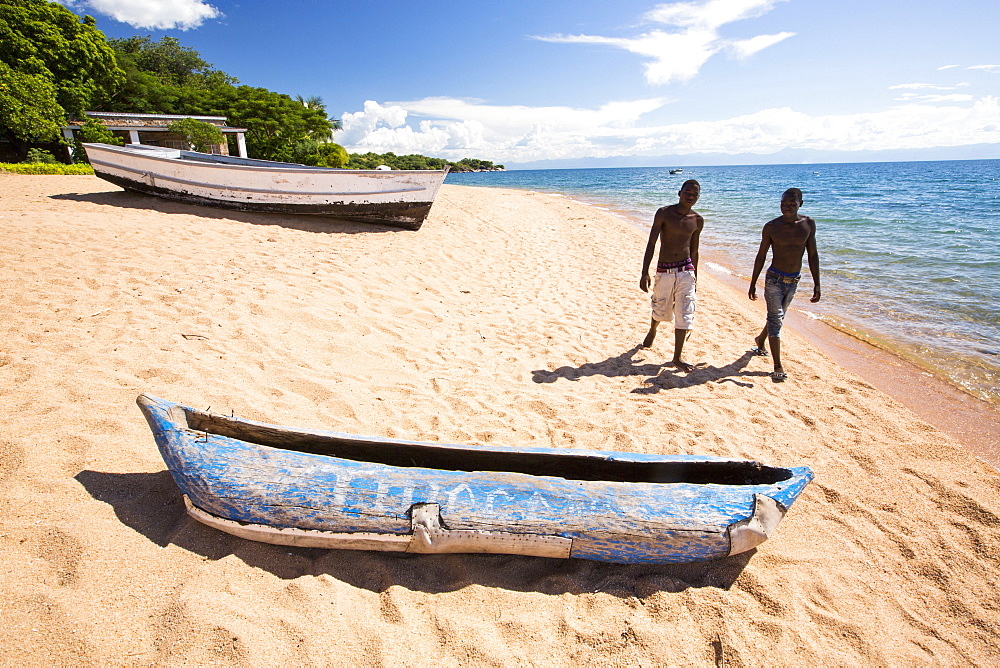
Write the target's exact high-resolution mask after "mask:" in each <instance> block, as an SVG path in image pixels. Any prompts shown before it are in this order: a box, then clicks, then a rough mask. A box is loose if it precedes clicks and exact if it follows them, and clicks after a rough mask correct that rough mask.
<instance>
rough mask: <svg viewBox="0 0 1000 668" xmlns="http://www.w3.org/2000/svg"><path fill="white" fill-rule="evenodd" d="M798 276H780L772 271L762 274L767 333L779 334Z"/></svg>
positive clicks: (796, 286) (796, 285)
mask: <svg viewBox="0 0 1000 668" xmlns="http://www.w3.org/2000/svg"><path fill="white" fill-rule="evenodd" d="M798 287H799V279H798V278H790V277H788V276H780V275H778V274H775V273H773V272H770V271H769V272H767V274H765V275H764V303H765V304H767V335H768V336H773V337H775V338H777V337H780V336H781V321H782V320H784V319H785V313H787V312H788V305H789V304H791V303H792V297H794V296H795V290H796V289H798Z"/></svg>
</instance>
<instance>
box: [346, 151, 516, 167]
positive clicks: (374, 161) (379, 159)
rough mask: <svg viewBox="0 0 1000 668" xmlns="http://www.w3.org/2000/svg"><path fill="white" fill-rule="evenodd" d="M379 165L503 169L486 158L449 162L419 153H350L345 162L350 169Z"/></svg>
mask: <svg viewBox="0 0 1000 668" xmlns="http://www.w3.org/2000/svg"><path fill="white" fill-rule="evenodd" d="M379 165H385V166H387V167H392V168H393V169H444V168H445V167H451V171H453V172H484V171H497V170H501V169H503V165H494V164H493V163H492V162H490V161H488V160H477V159H476V158H462V159H461V160H459V161H458V162H449V161H448V160H444V159H443V158H428V157H427V156H423V155H419V154H411V155H396V154H395V153H381V154H379V153H351V159H350V161H349V162H348V163H347V167H348V168H350V169H375V168H376V167H378V166H379Z"/></svg>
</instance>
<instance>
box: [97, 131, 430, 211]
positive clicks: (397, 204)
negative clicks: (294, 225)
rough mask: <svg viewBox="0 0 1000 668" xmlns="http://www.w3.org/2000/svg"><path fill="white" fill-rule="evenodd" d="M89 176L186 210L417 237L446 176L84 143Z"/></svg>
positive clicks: (425, 171)
mask: <svg viewBox="0 0 1000 668" xmlns="http://www.w3.org/2000/svg"><path fill="white" fill-rule="evenodd" d="M83 146H84V148H85V149H86V151H87V159H88V160H89V161H90V164H91V165H92V166H93V168H94V174H96V175H97V176H99V177H100V178H102V179H104V180H105V181H110V182H111V183H114V184H115V185H117V186H121V187H122V188H125V189H126V190H132V191H135V192H140V193H145V194H147V195H156V196H157V197H165V198H167V199H173V200H179V201H182V202H188V203H190V204H201V205H206V206H213V207H221V208H226V209H236V210H239V211H257V212H264V213H294V214H309V215H317V216H329V217H331V218H339V219H342V220H350V221H358V222H364V223H379V224H384V225H392V226H395V227H402V228H406V229H411V230H416V229H419V228H420V226H421V224H423V222H424V219H425V218H426V217H427V214H428V213H429V212H430V210H431V205H432V204H433V203H434V198H435V197H436V196H437V193H438V190H439V189H440V188H441V184H442V183H444V178H445V175H446V174H447V173H448V170H447V169H439V170H382V169H379V170H361V169H330V168H326V167H309V166H306V165H297V164H293V163H287V162H272V161H270V160H254V159H250V158H238V157H235V156H228V155H211V154H208V153H198V152H197V151H181V150H178V149H170V148H164V147H160V146H147V145H145V144H128V145H126V146H111V145H109V144H84V145H83Z"/></svg>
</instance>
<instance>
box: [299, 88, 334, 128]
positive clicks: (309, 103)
mask: <svg viewBox="0 0 1000 668" xmlns="http://www.w3.org/2000/svg"><path fill="white" fill-rule="evenodd" d="M295 99H296V100H298V101H299V102H300V103H301V104H302V106H303V107H305V108H306V109H312V110H314V111H319V112H322V113H323V114H324V115H326V103H325V102H323V98H321V97H320V96H319V95H313V96H311V97H308V98H303V97H302V96H301V95H296V96H295ZM327 120H328V121H330V127H331V128H332V129H333V130H343V129H344V122H343V121H342V120H340V119H339V118H328V119H327Z"/></svg>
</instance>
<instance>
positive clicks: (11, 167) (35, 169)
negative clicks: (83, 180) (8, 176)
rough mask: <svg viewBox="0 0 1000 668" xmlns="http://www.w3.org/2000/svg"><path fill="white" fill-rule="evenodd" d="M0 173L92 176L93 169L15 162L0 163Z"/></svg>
mask: <svg viewBox="0 0 1000 668" xmlns="http://www.w3.org/2000/svg"><path fill="white" fill-rule="evenodd" d="M0 172H13V173H15V174H65V175H71V176H72V175H80V174H93V173H94V168H93V167H91V166H90V165H86V164H83V165H79V164H78V165H64V164H62V163H61V162H57V163H55V164H46V163H41V162H15V163H0Z"/></svg>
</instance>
